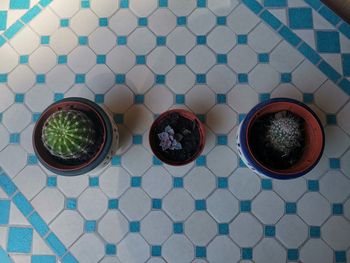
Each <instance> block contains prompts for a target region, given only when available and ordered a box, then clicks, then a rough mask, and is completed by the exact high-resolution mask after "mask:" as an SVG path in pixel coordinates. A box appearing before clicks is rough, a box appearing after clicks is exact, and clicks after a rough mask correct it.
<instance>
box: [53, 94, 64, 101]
mask: <svg viewBox="0 0 350 263" xmlns="http://www.w3.org/2000/svg"><path fill="white" fill-rule="evenodd" d="M63 98H64V94H63V93H55V94H54V95H53V100H54V101H55V102H56V101H59V100H62V99H63Z"/></svg>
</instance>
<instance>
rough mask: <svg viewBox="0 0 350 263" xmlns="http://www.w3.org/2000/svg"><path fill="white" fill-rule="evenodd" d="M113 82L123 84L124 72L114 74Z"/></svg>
mask: <svg viewBox="0 0 350 263" xmlns="http://www.w3.org/2000/svg"><path fill="white" fill-rule="evenodd" d="M115 83H116V84H124V83H125V74H117V75H115Z"/></svg>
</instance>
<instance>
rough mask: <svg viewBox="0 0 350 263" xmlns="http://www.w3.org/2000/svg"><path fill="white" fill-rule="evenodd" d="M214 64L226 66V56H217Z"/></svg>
mask: <svg viewBox="0 0 350 263" xmlns="http://www.w3.org/2000/svg"><path fill="white" fill-rule="evenodd" d="M216 62H217V63H218V64H226V63H227V55H226V54H218V55H217V56H216Z"/></svg>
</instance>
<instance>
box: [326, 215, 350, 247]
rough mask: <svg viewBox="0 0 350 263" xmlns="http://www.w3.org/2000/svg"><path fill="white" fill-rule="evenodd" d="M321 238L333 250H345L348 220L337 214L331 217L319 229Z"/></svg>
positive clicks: (349, 227) (349, 237)
mask: <svg viewBox="0 0 350 263" xmlns="http://www.w3.org/2000/svg"><path fill="white" fill-rule="evenodd" d="M321 232H322V238H323V239H324V240H325V241H326V242H327V243H328V244H329V245H330V246H331V247H332V248H333V249H334V250H346V249H347V248H348V247H349V242H350V225H349V222H348V221H347V220H346V219H345V218H343V217H339V216H334V217H331V218H330V219H329V220H328V221H327V222H326V223H325V224H324V225H323V226H322V229H321Z"/></svg>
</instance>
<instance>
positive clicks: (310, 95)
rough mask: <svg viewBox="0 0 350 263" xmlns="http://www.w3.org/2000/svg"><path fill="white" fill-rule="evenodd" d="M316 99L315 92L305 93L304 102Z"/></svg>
mask: <svg viewBox="0 0 350 263" xmlns="http://www.w3.org/2000/svg"><path fill="white" fill-rule="evenodd" d="M313 101H314V94H312V93H304V94H303V102H304V103H308V104H309V103H312V102H313Z"/></svg>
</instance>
